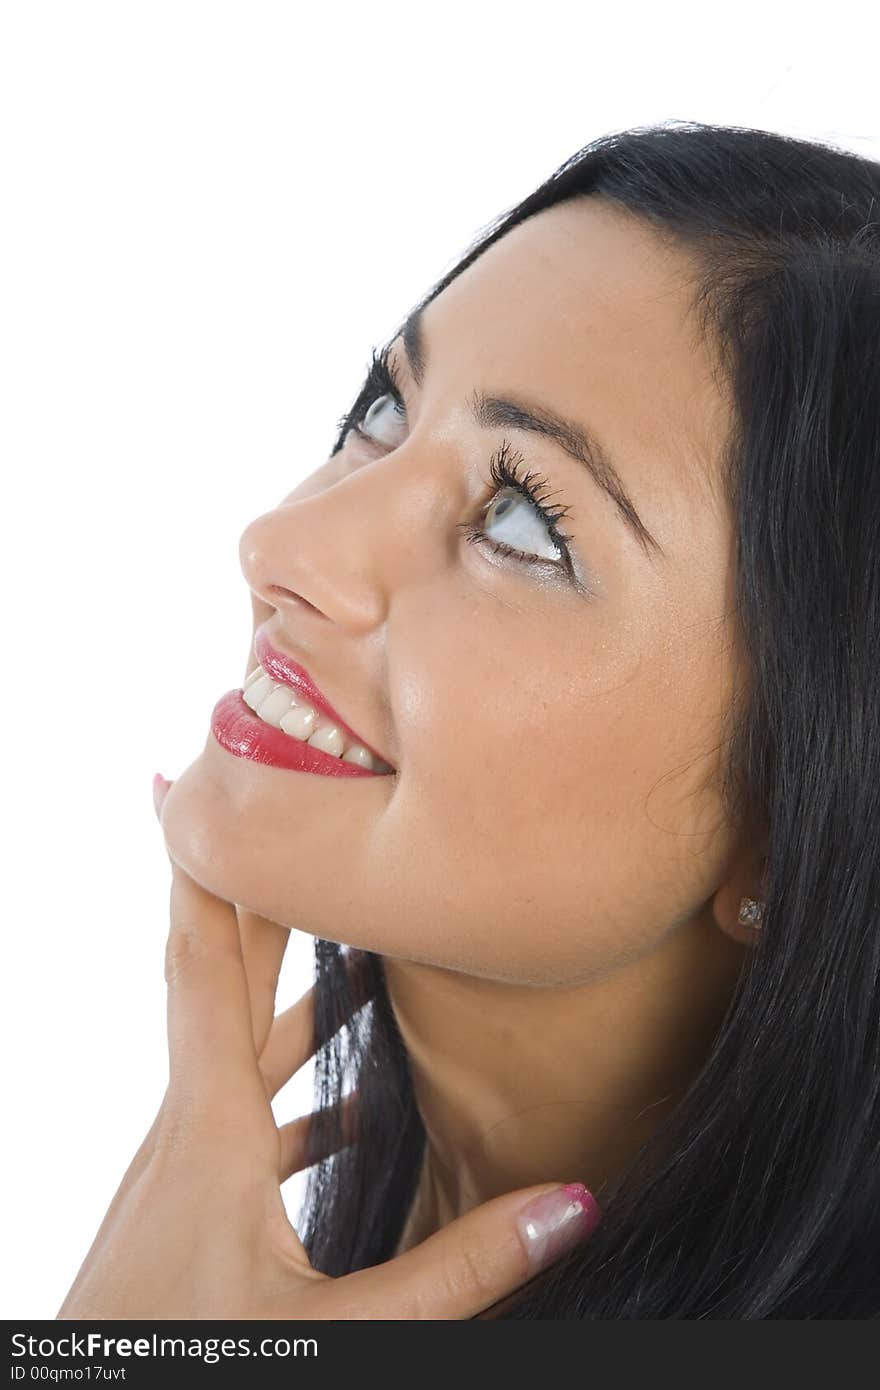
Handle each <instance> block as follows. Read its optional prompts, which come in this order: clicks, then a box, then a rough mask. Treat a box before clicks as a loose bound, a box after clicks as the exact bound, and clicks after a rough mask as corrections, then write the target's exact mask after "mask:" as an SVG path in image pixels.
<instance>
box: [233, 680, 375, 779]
mask: <svg viewBox="0 0 880 1390" xmlns="http://www.w3.org/2000/svg"><path fill="white" fill-rule="evenodd" d="M241 698H242V699H243V700H244V702H245V704H246V705H248V706H249V707H250V709H251V710H252V711H253V713H254V714H255V715H256V717H257V718H258V719H260V720H262V722H263V723H264V724H268V725H270V726H271V727H272V728H274V729H279V730H280V731H281V732H282V733H283V734H285V735H286V736H287V737H288V738H290V739H294V740H296V741H297V742H300V743H305V744H306V745H307V746H308V747H309V748H314V749H315V750H316V751H318V752H321V753H325V754H327V755H328V756H329V757H332V758H338V759H339V760H340V761H341V762H344V763H350V764H353V765H354V766H355V767H361V768H364V769H365V771H367V772H377V773H390V772H393V771H394V768H393V767H392V766H391V764H390V763H387V762H385V760H384V759H383V758H380V757H378V755H377V754H375V753H373V752H371V750H370V749H369V748H367V747H365V745H364V744H362V743H359V742H358V741H357V740H356V739H353V738H352V737H351V736H350V735H349V734H348V733H347V731H346V730H344V729H342V728H341V727H340V725H339V724H337V723H335V722H334V721H333V720H332V719H329V718H328V717H327V716H326V715H325V714H323V713H322V712H321V711H319V710H318V709H316V708H315V706H314V705H313V704H311V703H310V702H309V701H308V700H307V699H306V698H305V696H304V695H302V694H301V693H300V691H298V690H294V689H292V688H291V687H290V686H289V685H285V684H283V683H282V682H280V681H277V680H275V679H273V677H272V676H271V675H270V674H269V673H268V672H266V671H264V670H263V667H262V666H257V667H255V669H254V670H253V671H251V673H250V675H249V676H248V678H247V680H246V681H245V683H244V688H243V689H242V693H241Z"/></svg>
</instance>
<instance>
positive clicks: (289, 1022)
mask: <svg viewBox="0 0 880 1390" xmlns="http://www.w3.org/2000/svg"><path fill="white" fill-rule="evenodd" d="M346 974H347V978H348V994H347V997H346V1002H345V1004H344V1005H343V1007H342V1008H341V1009H340V1010H339V1011H338V1012H337V1013H336V1014H335V1016H334V1018H333V1021H332V1023H331V1024H330V1025H329V1026H330V1031H329V1032H328V1033H327V1034H326V1036H325V1037H324V1039H323V1041H324V1042H327V1041H329V1039H330V1038H331V1037H333V1036H334V1035H335V1034H336V1033H337V1032H338V1031H339V1029H340V1028H342V1027H343V1026H344V1025H345V1024H347V1023H348V1022H349V1021H350V1020H351V1018H352V1017H353V1015H354V1014H355V1013H357V1011H358V1009H360V1008H361V1007H362V1006H363V1005H364V1004H365V1003H367V1001H368V1000H369V998H370V986H369V981H368V979H367V977H366V974H365V972H364V970H363V968H362V962H361V963H359V962H357V961H353V960H350V959H349V960H347V961H346ZM325 1026H326V1025H325ZM319 1045H320V1040H319V1039H318V1037H317V1034H316V1031H315V986H314V985H312V986H311V987H310V988H309V989H307V990H306V992H305V994H303V995H301V996H300V998H299V999H297V1001H296V1003H295V1004H291V1005H290V1007H289V1008H288V1009H285V1010H284V1012H283V1013H280V1014H279V1015H278V1017H277V1018H276V1019H275V1020H274V1022H273V1023H272V1027H271V1029H270V1031H269V1036H268V1038H267V1039H266V1044H265V1047H264V1048H263V1051H262V1052H261V1054H260V1071H261V1072H262V1073H263V1079H264V1081H265V1083H266V1089H267V1092H268V1095H269V1098H270V1099H274V1098H275V1096H277V1094H278V1092H279V1091H280V1090H281V1088H282V1086H285V1085H286V1084H287V1082H288V1081H289V1080H290V1079H291V1077H292V1076H295V1075H296V1073H297V1072H298V1071H299V1070H300V1068H301V1067H303V1066H305V1064H306V1062H307V1061H308V1060H309V1058H310V1057H312V1056H313V1055H314V1053H315V1052H316V1051H317V1048H318V1046H319Z"/></svg>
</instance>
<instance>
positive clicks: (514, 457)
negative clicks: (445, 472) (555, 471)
mask: <svg viewBox="0 0 880 1390" xmlns="http://www.w3.org/2000/svg"><path fill="white" fill-rule="evenodd" d="M522 461H523V459H522V455H521V454H518V453H516V452H515V451H514V450H513V448H512V446H511V445H510V444H509V443H508V442H507V440H505V441H504V443H503V444H502V445H501V447H500V449H498V450H497V451H496V452H495V453H494V454H493V455H492V458H491V460H490V463H489V473H490V475H491V478H492V481H493V483H495V485H496V487H497V488H498V489H500V490H502V491H501V493H498V492H496V494H495V496H494V497H493V498H492V500H491V501H490V502H489V503H488V504H487V505H486V506H485V507H484V508H483V518H484V520H483V523H482V524H480V525H475V524H474V523H473V522H470V521H465V522H461V523H460V526H461V529H462V530H463V531H464V532H465V534H466V536H467V539H468V540H469V541H471V542H472V543H474V544H477V545H490V546H491V547H492V549H493V550H495V551H497V552H498V554H500V555H508V556H510V557H511V559H514V560H521V561H522V562H523V563H524V564H538V565H552V566H553V568H554V569H562V570H564V571H565V572H566V574H567V575H568V576H569V578H571V579H574V578H575V576H574V569H573V564H572V559H571V551H570V550H569V548H568V542H569V541H570V540H571V539H572V538H571V536H566V535H564V534H563V532H561V531H559V530H558V529H557V526H556V522H557V521H559V520H560V518H561V517H563V516H565V514H566V512H568V511H569V508H568V507H561V508H559V509H558V510H554V511H551V510H550V509H549V508H548V507H545V506H544V504H543V501H542V498H544V497H546V496H547V494H546V492H545V491H543V489H544V488H546V487H547V485H548V484H547V480H546V479H545V478H542V477H540V475H539V474H535V473H527V474H526V475H525V477H524V478H521V477H520V475H519V472H518V466H519V464H521V463H522ZM504 492H507V493H508V494H509V493H511V492H513V493H514V494H519V496H518V497H517V496H514V498H513V502H512V503H511V502H510V500H509V497H507V498H505V497H504V495H503V494H504ZM499 495H500V496H501V499H502V500H501V507H504V506H505V504H506V510H505V511H501V509H500V508H499V511H500V516H501V520H502V521H506V522H507V523H508V524H509V525H512V527H513V539H514V540H517V539H519V540H522V541H524V542H525V541H527V540H528V530H527V528H528V526H529V524H530V523H531V525H532V527H534V523H535V519H536V518H537V519H538V521H539V523H540V525H541V526H543V528H544V530H545V532H546V533H547V535H548V536H549V537H550V544H551V548H552V550H553V552H555V553H554V554H552V555H539V554H537V553H536V552H535V551H534V550H526V549H525V548H524V547H523V546H521V545H511V544H510V542H509V541H503V540H495V539H493V537H491V536H490V535H488V533H487V531H486V520H485V519H486V518H487V517H488V516H489V514H490V513H491V511H492V508H493V507H494V506H495V504H496V501H497V500H498V498H499ZM523 502H525V503H526V504H527V505H526V506H525V507H524V506H523V505H522V503H523ZM497 522H498V512H496V514H495V521H494V523H493V524H497Z"/></svg>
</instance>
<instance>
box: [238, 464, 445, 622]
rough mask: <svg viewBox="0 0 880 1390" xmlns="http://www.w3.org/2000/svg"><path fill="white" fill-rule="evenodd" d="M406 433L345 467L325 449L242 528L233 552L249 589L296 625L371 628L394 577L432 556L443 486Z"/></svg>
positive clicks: (438, 540) (438, 549) (417, 571)
mask: <svg viewBox="0 0 880 1390" xmlns="http://www.w3.org/2000/svg"><path fill="white" fill-rule="evenodd" d="M409 443H410V441H408V442H407V444H406V445H403V446H401V447H400V448H398V449H397V450H395V451H394V452H393V453H390V454H386V455H385V456H384V457H381V458H374V459H370V460H367V461H366V462H363V463H361V464H360V465H359V466H358V467H356V468H355V469H354V471H352V472H348V473H342V470H343V468H345V467H346V466H349V467H350V464H348V465H346V464H344V463H343V462H342V460H341V459H340V457H339V455H336V456H334V457H333V458H331V459H330V460H329V462H328V463H327V464H325V465H324V467H323V468H321V469H319V470H318V472H317V473H316V474H314V475H312V477H310V478H308V479H306V480H305V482H304V483H303V484H301V485H300V486H299V487H298V488H297V489H296V491H295V492H294V493H293V494H291V495H290V496H289V497H287V498H285V500H284V501H283V502H282V503H281V504H280V505H279V506H277V507H275V508H274V509H273V510H272V511H269V512H265V513H264V514H263V515H262V516H258V517H257V518H256V519H255V520H254V521H252V522H250V524H249V525H248V526H247V527H246V528H245V530H244V532H243V533H242V536H241V540H240V542H239V560H240V563H241V568H242V571H243V573H244V577H245V579H246V580H247V583H248V585H249V587H250V588H251V590H252V592H253V594H254V596H255V597H256V598H257V599H260V600H262V601H263V602H264V603H265V604H268V605H270V606H271V607H272V608H273V609H278V610H281V611H282V612H283V613H285V614H287V615H289V616H290V617H291V619H292V620H294V619H295V620H296V622H297V624H298V631H299V632H300V633H302V631H303V628H302V625H303V624H304V623H306V622H309V623H311V622H320V621H321V619H324V620H329V621H332V622H334V623H336V624H337V625H339V626H340V627H341V628H345V629H347V630H348V631H349V632H352V633H357V632H360V633H365V632H369V631H374V630H376V629H377V628H378V627H379V626H381V624H382V623H383V622H384V621H385V618H386V616H387V612H388V607H389V604H390V602H391V597H392V594H393V593H394V592H395V590H396V589H397V588H398V587H399V585H400V584H402V583H405V582H407V580H412V579H413V578H415V577H417V576H418V575H422V576H424V573H425V572H426V569H427V568H428V567H429V566H431V565H435V564H436V563H438V561H440V562H442V560H443V557H444V555H445V544H444V541H443V536H444V534H445V527H444V521H443V511H444V507H445V506H448V505H449V497H448V489H446V488H444V487H443V485H442V480H441V479H440V478H439V476H436V475H435V476H434V477H433V478H432V476H431V474H430V469H429V468H428V467H426V466H425V460H424V457H422V461H421V462H420V463H419V464H416V461H415V454H414V452H413V451H412V450H410V448H409ZM340 475H341V476H340Z"/></svg>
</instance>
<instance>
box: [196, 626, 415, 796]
mask: <svg viewBox="0 0 880 1390" xmlns="http://www.w3.org/2000/svg"><path fill="white" fill-rule="evenodd" d="M254 651H255V653H256V657H257V661H258V662H259V663H260V665H261V666H262V667H263V669H264V671H265V672H266V674H267V675H269V676H271V678H272V680H274V681H278V682H279V683H280V684H281V685H287V686H289V687H290V688H291V689H292V690H294V691H296V692H297V694H298V695H300V696H301V697H302V698H303V699H304V700H307V701H308V703H309V704H310V705H312V706H314V708H315V709H316V710H317V711H318V712H319V714H322V715H324V716H325V717H326V718H327V719H330V720H332V721H333V723H334V724H336V725H337V727H338V728H339V729H340V730H341V731H342V732H343V734H344V735H345V736H346V738H347V740H349V741H352V742H355V743H361V744H363V746H364V747H365V748H367V749H369V751H370V752H371V753H372V754H373V755H374V757H376V758H379V759H381V760H382V761H383V762H387V761H388V759H387V758H383V757H382V754H381V753H378V752H377V751H376V750H375V749H374V748H372V747H371V745H370V744H369V743H367V742H366V740H365V739H363V738H362V737H361V735H360V734H359V733H356V732H355V730H354V729H352V728H351V727H350V725H348V724H347V723H346V722H345V720H344V719H342V718H341V717H340V716H339V715H338V714H337V713H336V711H335V709H334V708H333V706H332V705H331V704H330V701H329V700H328V699H327V697H326V696H325V695H324V694H323V693H322V692H321V691H320V690H319V689H318V687H317V686H316V685H315V683H314V681H313V680H312V678H311V676H310V675H309V673H308V671H307V670H306V669H305V667H304V666H300V664H299V663H298V662H296V661H294V660H293V658H292V657H290V656H287V655H286V654H285V653H283V652H279V651H277V650H276V649H275V648H274V647H273V646H272V645H271V643H270V642H269V640H268V639H267V637H266V635H265V633H264V632H263V630H262V628H260V629H258V631H257V633H256V637H255V639H254ZM211 733H212V734H213V735H214V737H215V739H216V740H217V742H218V743H219V744H220V746H221V747H222V748H225V749H226V751H227V752H228V753H233V754H234V755H235V756H236V757H238V758H249V759H250V760H251V761H253V762H258V763H266V764H267V765H269V766H270V767H282V768H287V769H289V770H290V771H292V772H314V773H317V774H318V775H320V776H323V777H384V776H388V775H389V774H388V773H383V772H377V771H374V770H373V769H371V768H366V767H360V766H359V765H358V764H357V763H350V762H346V761H344V759H342V758H337V757H334V756H333V755H332V754H330V753H325V752H323V750H322V749H320V748H312V747H311V746H310V745H309V744H308V743H305V742H303V741H302V740H301V739H297V738H292V737H291V736H290V735H289V734H286V733H284V731H283V730H282V729H276V728H275V727H274V726H273V725H271V724H267V723H266V722H265V720H263V719H259V718H258V717H257V715H255V714H254V712H253V710H252V709H251V708H250V706H249V705H247V704H246V703H245V701H244V700H243V699H242V694H241V690H240V689H239V690H228V691H227V692H226V694H225V695H222V696H221V697H220V699H219V700H218V701H217V704H216V705H215V706H214V709H213V711H212V713H211Z"/></svg>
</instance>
